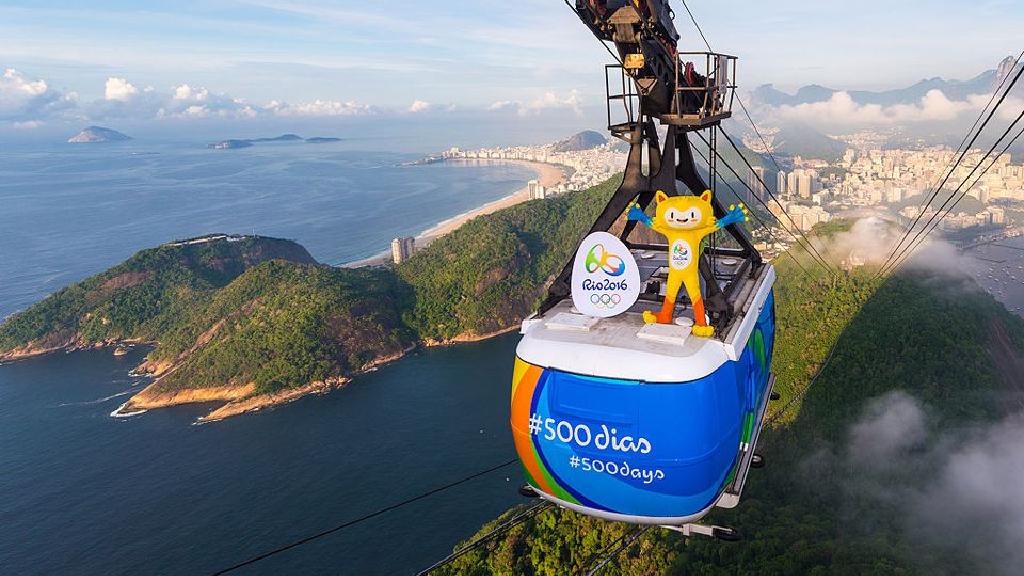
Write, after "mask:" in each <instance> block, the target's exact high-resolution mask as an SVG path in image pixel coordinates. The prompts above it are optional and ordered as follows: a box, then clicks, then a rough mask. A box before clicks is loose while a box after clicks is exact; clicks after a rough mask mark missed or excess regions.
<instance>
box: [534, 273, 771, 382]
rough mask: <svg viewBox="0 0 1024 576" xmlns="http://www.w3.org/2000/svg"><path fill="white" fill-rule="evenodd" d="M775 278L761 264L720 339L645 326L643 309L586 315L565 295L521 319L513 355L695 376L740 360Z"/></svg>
mask: <svg viewBox="0 0 1024 576" xmlns="http://www.w3.org/2000/svg"><path fill="white" fill-rule="evenodd" d="M774 283H775V269H774V267H772V266H765V268H764V270H763V272H762V274H761V276H760V277H759V278H758V279H757V280H756V281H755V282H752V283H751V289H750V291H749V293H748V294H746V295H745V296H744V297H742V298H741V300H740V302H739V306H740V307H741V311H740V315H741V318H740V320H739V321H738V322H735V323H734V324H733V326H732V328H731V329H730V330H729V332H728V333H727V334H725V338H724V339H723V340H718V339H714V338H695V337H691V336H689V328H688V327H684V326H663V325H647V324H645V323H644V320H643V316H642V309H641V308H636V309H634V310H632V311H630V312H628V313H626V314H622V315H620V316H616V317H613V318H604V319H598V318H589V317H586V316H583V315H580V314H578V313H575V312H573V308H572V302H571V301H570V300H564V301H562V302H560V303H559V304H558V305H557V306H555V307H554V308H552V309H551V310H550V311H548V312H547V313H546V314H544V315H543V316H532V317H530V318H527V319H526V320H525V321H524V322H523V329H522V332H523V334H524V338H523V340H522V342H520V344H519V347H518V349H517V354H518V356H519V357H520V358H521V359H522V360H524V361H526V362H529V363H530V364H533V365H535V366H542V367H544V368H552V369H555V370H560V371H563V372H571V373H574V374H586V375H588V376H595V377H599V378H612V379H620V380H639V381H644V382H689V381H693V380H698V379H700V378H704V377H706V376H709V375H711V374H713V373H715V372H716V371H717V370H718V369H719V368H721V367H722V365H723V364H725V363H726V362H729V361H736V360H738V359H739V357H740V355H741V354H742V353H743V350H744V349H745V348H746V346H747V341H748V339H749V338H750V334H751V332H752V331H753V329H754V325H755V324H756V322H757V318H758V316H759V313H760V311H761V309H763V306H764V304H765V302H766V301H767V299H768V296H769V294H770V292H771V289H772V285H773V284H774ZM640 306H642V305H640Z"/></svg>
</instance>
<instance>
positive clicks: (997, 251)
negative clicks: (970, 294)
mask: <svg viewBox="0 0 1024 576" xmlns="http://www.w3.org/2000/svg"><path fill="white" fill-rule="evenodd" d="M964 255H965V256H967V257H968V258H969V262H970V263H971V270H970V272H971V273H972V274H973V276H974V277H975V278H976V279H977V280H978V283H979V284H980V285H981V286H982V287H983V288H984V289H985V290H987V291H988V292H989V293H990V294H992V295H993V296H995V298H996V299H997V300H999V301H1000V302H1002V303H1003V305H1004V306H1006V308H1007V310H1010V311H1011V312H1014V313H1016V314H1018V315H1021V316H1024V237H1020V238H1008V239H1006V240H1000V241H999V242H995V243H993V244H986V245H984V246H979V247H977V248H973V249H971V250H968V251H966V252H965V253H964Z"/></svg>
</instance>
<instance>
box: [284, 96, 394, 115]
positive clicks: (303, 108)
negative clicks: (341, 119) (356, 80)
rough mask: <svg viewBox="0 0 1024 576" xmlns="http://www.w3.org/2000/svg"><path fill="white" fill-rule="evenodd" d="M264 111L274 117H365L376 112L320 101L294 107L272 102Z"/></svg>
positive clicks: (330, 101) (348, 104) (364, 107)
mask: <svg viewBox="0 0 1024 576" xmlns="http://www.w3.org/2000/svg"><path fill="white" fill-rule="evenodd" d="M266 110H267V111H268V112H269V113H271V114H273V115H275V116H365V115H369V114H374V113H375V112H376V110H375V108H373V107H372V106H368V105H365V104H359V103H358V102H341V101H337V100H320V99H316V100H314V101H313V102H309V103H306V104H295V105H292V104H286V103H284V102H277V101H273V102H271V103H270V104H268V105H267V106H266Z"/></svg>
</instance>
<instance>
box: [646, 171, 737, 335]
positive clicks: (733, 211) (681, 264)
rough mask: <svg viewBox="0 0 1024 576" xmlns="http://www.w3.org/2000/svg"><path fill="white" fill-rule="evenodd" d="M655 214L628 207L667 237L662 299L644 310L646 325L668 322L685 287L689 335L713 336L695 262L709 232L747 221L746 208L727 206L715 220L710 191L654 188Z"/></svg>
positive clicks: (647, 224) (649, 225)
mask: <svg viewBox="0 0 1024 576" xmlns="http://www.w3.org/2000/svg"><path fill="white" fill-rule="evenodd" d="M655 200H656V202H657V213H656V215H655V217H654V218H651V217H650V216H648V215H647V214H645V213H644V211H643V210H641V209H640V206H639V205H638V204H637V203H636V202H634V203H633V204H632V205H631V206H630V208H629V214H628V218H629V219H630V220H635V221H637V222H641V223H643V224H644V225H646V226H647V227H648V228H650V229H651V230H654V231H655V232H658V233H659V234H661V235H663V236H665V237H666V238H667V239H668V250H669V252H668V263H669V274H668V288H667V291H666V293H665V302H664V303H663V304H662V306H661V311H660V312H658V313H657V314H654V313H653V312H649V311H648V312H644V321H646V322H647V323H648V324H655V323H658V324H671V323H672V320H673V319H672V315H673V312H674V311H675V307H676V298H677V297H678V296H679V289H680V287H682V286H683V285H685V286H686V293H687V295H688V296H689V297H690V301H691V302H693V323H694V327H693V335H694V336H700V337H704V338H710V337H711V336H714V335H715V329H714V327H713V326H709V325H708V321H707V316H706V315H705V312H704V297H703V295H702V294H701V291H700V274H699V268H698V266H699V262H700V257H701V253H702V251H703V246H702V243H703V240H704V238H705V237H707V236H708V235H709V234H713V233H715V232H718V231H719V230H721V229H722V228H725V227H726V226H729V225H730V224H736V223H739V222H744V221H747V220H749V218H748V217H747V209H746V208H745V207H744V206H743V204H740V205H739V206H730V207H729V213H728V214H727V215H726V216H724V217H723V218H722V219H720V220H719V219H716V218H715V214H714V209H713V208H712V207H711V191H710V190H706V191H705V192H704V193H703V194H701V195H700V196H699V197H698V196H675V197H671V198H670V197H669V196H668V195H667V194H665V193H664V192H662V191H661V190H659V191H658V193H657V195H656V196H655Z"/></svg>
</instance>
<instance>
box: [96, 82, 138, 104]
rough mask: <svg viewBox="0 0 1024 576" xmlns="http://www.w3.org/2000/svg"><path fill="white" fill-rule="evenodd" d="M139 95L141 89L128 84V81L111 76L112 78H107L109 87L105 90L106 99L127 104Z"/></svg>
mask: <svg viewBox="0 0 1024 576" xmlns="http://www.w3.org/2000/svg"><path fill="white" fill-rule="evenodd" d="M138 93H139V89H138V88H136V87H135V86H133V85H132V84H131V83H130V82H128V80H126V79H124V78H117V77H114V76H111V77H110V78H107V85H106V89H105V90H104V99H106V100H111V101H117V102H127V101H128V100H130V99H131V98H132V97H133V96H135V95H136V94H138Z"/></svg>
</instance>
